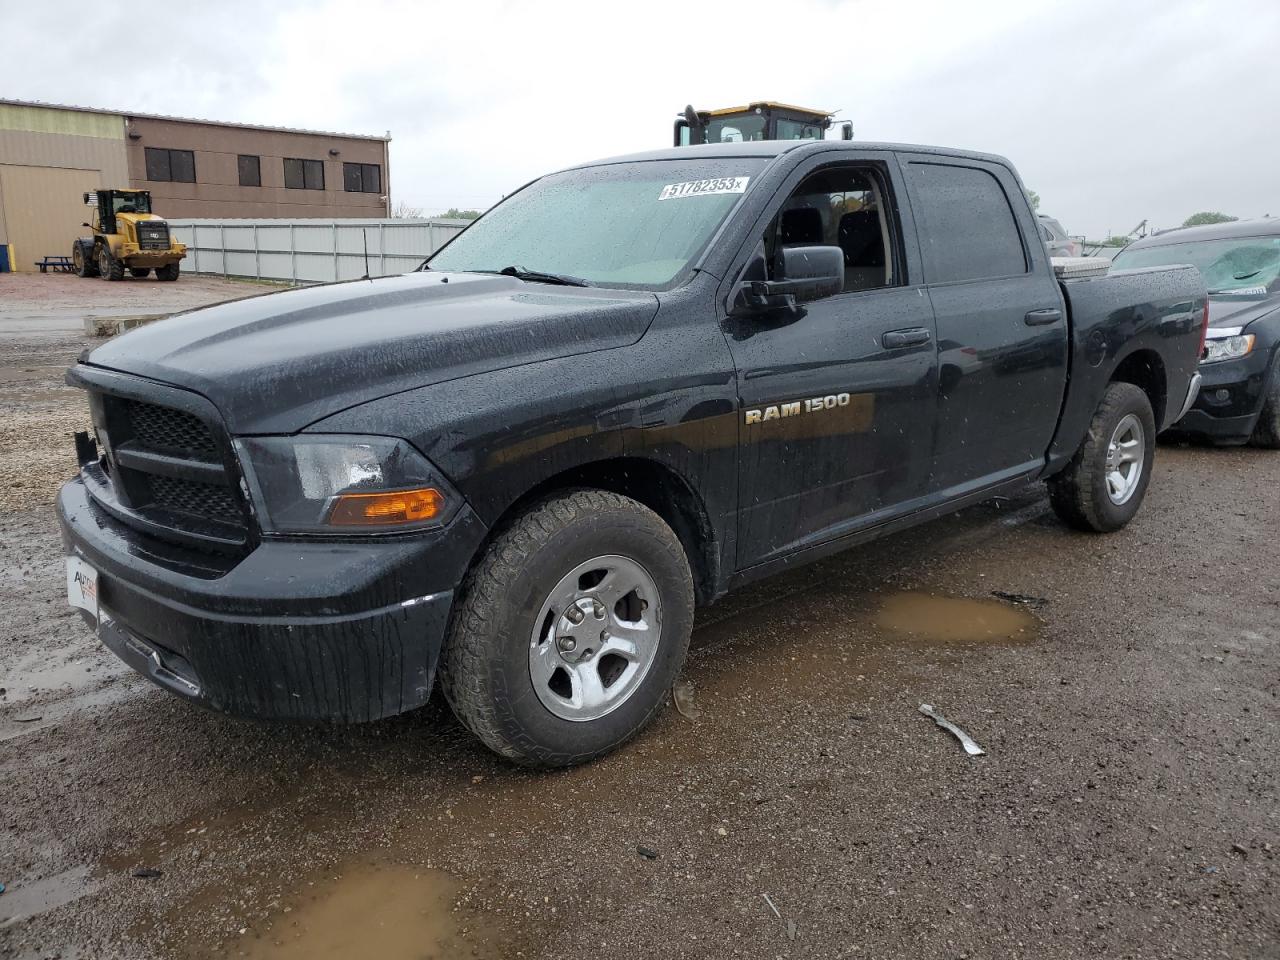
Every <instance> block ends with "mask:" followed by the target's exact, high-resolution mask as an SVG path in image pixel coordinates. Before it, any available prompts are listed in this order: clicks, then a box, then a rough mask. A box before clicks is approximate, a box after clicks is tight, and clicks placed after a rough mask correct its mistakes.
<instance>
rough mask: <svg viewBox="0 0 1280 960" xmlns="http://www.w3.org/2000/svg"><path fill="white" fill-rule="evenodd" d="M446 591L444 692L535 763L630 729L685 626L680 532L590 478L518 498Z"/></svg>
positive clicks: (494, 741)
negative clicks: (515, 512)
mask: <svg viewBox="0 0 1280 960" xmlns="http://www.w3.org/2000/svg"><path fill="white" fill-rule="evenodd" d="M456 603H457V605H456V607H455V610H454V614H453V618H452V621H451V623H450V628H449V635H448V637H447V638H446V641H445V648H444V652H443V654H442V657H441V667H440V678H441V686H442V687H443V689H444V693H445V696H446V697H447V698H448V700H449V703H450V704H451V706H452V707H453V711H454V713H456V714H457V716H458V718H459V719H460V720H461V721H462V722H463V724H465V725H466V726H467V728H468V729H470V730H471V731H472V732H473V733H474V734H475V735H476V736H478V737H479V738H480V739H481V740H482V741H483V742H484V743H485V745H486V746H488V747H490V748H491V749H492V750H494V751H496V752H497V753H499V754H501V755H502V756H505V757H508V758H510V759H511V760H514V761H516V762H517V763H522V764H526V765H529V766H539V767H563V766H570V765H572V764H576V763H582V762H584V761H586V760H590V759H592V758H594V757H598V756H600V755H602V754H605V753H608V752H609V751H610V750H613V749H615V748H616V747H618V746H620V745H621V744H623V743H625V742H626V741H627V740H629V739H630V738H631V737H633V736H634V735H635V734H636V733H638V732H639V731H640V730H641V729H643V728H644V726H645V725H646V724H647V723H648V722H649V721H650V720H651V719H652V717H653V715H654V714H655V713H656V712H657V710H658V708H659V707H660V706H661V705H662V703H663V701H664V699H665V697H666V692H667V690H668V689H669V688H670V686H671V683H672V681H673V680H674V679H675V677H676V675H677V674H678V673H679V671H680V667H681V665H682V664H683V662H684V657H685V652H686V651H687V650H688V646H689V632H690V630H691V629H692V626H693V580H692V577H691V575H690V572H689V562H688V559H687V558H686V556H685V552H684V548H683V547H682V546H681V544H680V541H679V539H678V538H677V537H676V535H675V534H674V533H673V532H672V530H671V528H670V527H668V526H667V525H666V524H665V523H664V522H663V521H662V519H661V518H660V517H659V516H658V515H657V514H655V513H654V512H653V511H652V510H650V509H648V508H647V507H645V506H643V505H641V504H640V503H637V502H636V501H634V500H631V499H629V498H627V497H623V496H620V495H618V494H615V493H609V492H606V491H603V490H577V491H572V492H568V493H564V494H560V495H558V496H555V497H553V498H551V499H548V500H544V501H542V502H541V503H538V504H535V505H534V506H532V507H530V508H529V509H527V510H526V511H525V512H524V513H522V514H521V515H520V516H518V517H517V518H516V520H515V521H514V522H513V523H512V524H511V526H509V527H508V528H507V529H506V531H505V532H503V533H502V534H501V535H499V536H498V537H497V539H495V540H494V542H493V543H492V544H491V545H490V546H489V548H488V550H487V551H486V552H485V554H484V556H483V558H482V559H481V560H480V562H479V563H478V564H477V565H476V567H475V568H474V569H473V570H472V571H471V573H470V574H469V575H468V577H467V579H466V581H465V582H464V584H463V587H462V589H461V591H460V594H459V598H458V600H457V601H456Z"/></svg>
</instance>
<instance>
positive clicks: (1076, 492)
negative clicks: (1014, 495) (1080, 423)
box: [1048, 383, 1156, 533]
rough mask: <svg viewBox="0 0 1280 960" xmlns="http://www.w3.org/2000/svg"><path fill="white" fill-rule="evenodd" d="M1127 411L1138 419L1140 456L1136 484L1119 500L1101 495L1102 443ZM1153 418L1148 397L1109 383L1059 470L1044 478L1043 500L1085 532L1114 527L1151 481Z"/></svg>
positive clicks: (1108, 439)
mask: <svg viewBox="0 0 1280 960" xmlns="http://www.w3.org/2000/svg"><path fill="white" fill-rule="evenodd" d="M1130 414H1133V415H1135V416H1136V417H1137V418H1138V420H1139V421H1140V422H1141V424H1142V432H1143V443H1144V447H1145V450H1144V457H1143V462H1142V475H1141V476H1140V477H1139V478H1138V486H1137V488H1136V489H1135V490H1134V492H1133V493H1132V494H1131V495H1130V496H1129V499H1128V500H1126V501H1125V502H1124V503H1122V504H1117V503H1114V502H1113V501H1112V500H1111V497H1110V496H1108V494H1107V480H1106V472H1107V471H1106V463H1107V447H1108V445H1109V444H1110V442H1111V437H1112V434H1113V433H1114V432H1115V429H1116V427H1117V426H1118V425H1119V423H1120V421H1121V420H1122V419H1124V418H1125V417H1127V416H1129V415H1130ZM1155 443H1156V422H1155V416H1154V415H1153V414H1152V412H1151V401H1150V400H1148V399H1147V395H1146V394H1145V393H1143V392H1142V390H1141V388H1139V387H1136V386H1134V385H1133V384H1131V383H1112V384H1108V385H1107V389H1106V390H1105V391H1104V392H1103V394H1102V402H1101V403H1099V404H1098V409H1097V410H1096V411H1095V412H1094V415H1093V420H1092V421H1091V422H1090V424H1089V432H1088V434H1086V436H1085V438H1084V442H1083V443H1081V444H1080V449H1079V450H1077V451H1076V455H1075V456H1074V457H1072V458H1071V462H1070V463H1069V464H1068V465H1067V467H1066V469H1064V470H1063V471H1062V472H1061V473H1058V474H1056V475H1054V476H1053V477H1050V478H1049V484H1048V485H1049V503H1050V504H1051V505H1052V506H1053V510H1054V512H1055V513H1057V515H1058V517H1059V518H1060V519H1061V520H1062V521H1063V522H1064V523H1066V524H1067V525H1068V526H1070V527H1074V528H1075V529H1077V530H1084V531H1087V532H1089V533H1111V532H1112V531H1114V530H1119V529H1120V528H1121V527H1123V526H1124V525H1125V524H1127V523H1128V522H1129V521H1130V520H1132V519H1133V516H1134V514H1136V513H1137V512H1138V508H1139V507H1141V506H1142V500H1143V498H1144V497H1145V496H1146V495H1147V485H1148V484H1149V483H1150V482H1151V468H1152V466H1153V462H1154V459H1155Z"/></svg>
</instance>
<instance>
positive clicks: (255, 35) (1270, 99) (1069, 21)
mask: <svg viewBox="0 0 1280 960" xmlns="http://www.w3.org/2000/svg"><path fill="white" fill-rule="evenodd" d="M84 10H85V11H88V12H87V13H86V14H85V15H83V16H81V15H79V14H76V15H68V16H65V17H56V16H54V15H53V13H52V11H53V8H52V7H49V6H47V5H40V4H36V3H34V2H32V0H0V24H3V28H2V29H0V97H10V98H17V99H24V100H45V101H51V102H56V103H66V104H79V105H84V106H95V107H107V108H111V109H120V110H122V111H128V110H130V109H132V110H136V111H138V112H145V113H162V114H173V115H178V116H189V117H202V118H208V119H214V120H229V121H243V122H249V123H261V124H270V125H279V126H292V127H304V128H315V129H322V130H336V131H342V132H350V133H370V134H381V133H383V132H385V131H388V130H389V131H390V132H391V136H392V138H393V141H392V144H391V186H392V194H393V199H394V200H395V201H406V202H408V203H410V204H412V205H416V206H421V207H423V208H425V210H426V212H428V213H435V212H438V211H442V210H445V209H447V208H448V207H451V206H457V207H479V208H483V207H486V206H488V205H490V204H491V203H493V202H495V201H496V200H498V199H499V198H500V197H501V196H502V194H503V193H504V192H507V191H509V190H511V189H512V188H513V187H515V186H518V185H519V184H521V183H523V182H524V181H526V180H529V179H531V178H533V177H535V176H537V175H538V174H540V173H544V172H547V171H549V170H552V169H555V168H558V167H562V166H567V165H570V164H573V163H577V162H581V161H584V160H589V159H593V158H597V157H603V156H610V155H613V154H618V153H627V152H631V151H636V150H644V149H649V148H652V147H656V146H666V145H668V144H669V143H670V137H671V123H672V120H673V119H674V117H675V115H676V113H677V112H678V111H680V110H681V109H682V108H683V107H684V105H685V104H686V103H689V102H692V103H693V104H694V105H695V106H698V107H701V108H710V107H715V106H728V105H733V104H739V103H743V102H746V101H748V100H757V99H772V100H782V101H785V102H789V103H799V104H804V105H808V106H814V107H820V108H824V109H832V110H835V109H839V110H840V111H841V113H840V117H841V119H848V120H851V121H852V122H853V125H854V129H855V131H856V132H855V137H856V138H857V139H863V140H890V141H902V142H909V143H934V144H943V145H947V146H959V147H968V148H972V149H977V150H987V151H993V152H997V153H1002V154H1004V155H1006V156H1008V157H1010V158H1011V159H1012V160H1013V161H1014V163H1015V164H1016V165H1017V166H1018V168H1019V170H1020V171H1021V173H1022V177H1023V180H1024V181H1025V182H1026V184H1027V185H1028V187H1030V188H1031V189H1033V190H1036V191H1038V192H1039V194H1040V196H1041V198H1042V205H1041V210H1042V211H1043V212H1046V213H1051V214H1053V215H1055V216H1057V217H1058V218H1059V219H1061V220H1062V221H1063V223H1064V224H1065V225H1066V226H1067V228H1068V229H1069V230H1070V231H1071V232H1072V233H1073V234H1079V233H1084V234H1087V235H1089V236H1090V237H1100V236H1103V235H1105V234H1106V233H1107V232H1108V231H1110V232H1112V233H1123V232H1125V231H1127V230H1129V228H1131V227H1132V226H1134V225H1135V224H1136V223H1137V222H1138V221H1140V220H1142V219H1144V218H1146V219H1149V220H1150V221H1151V223H1152V224H1153V225H1155V226H1161V227H1164V226H1173V225H1177V224H1179V223H1181V222H1182V220H1183V219H1184V218H1185V217H1187V215H1189V214H1191V213H1193V212H1195V211H1197V210H1222V211H1225V212H1227V213H1231V214H1234V215H1236V216H1240V217H1251V216H1261V215H1263V214H1268V213H1270V214H1273V215H1277V216H1280V174H1278V173H1277V170H1278V168H1280V162H1278V161H1280V151H1278V150H1277V147H1278V146H1280V125H1278V124H1277V122H1276V111H1277V105H1278V104H1280V69H1277V66H1276V55H1277V52H1278V51H1280V43H1278V42H1277V41H1280V0H1257V2H1252V3H1250V2H1234V3H1230V2H1225V0H1223V2H1217V3H1208V2H1206V3H1192V2H1184V3H1179V2H1175V0H1133V2H1125V0H1105V2H1103V0H1075V2H1071V3H1056V4H1052V5H1049V4H1043V5H1042V4H1039V3H1029V2H1026V0H1017V2H986V3H964V2H937V3H934V2H909V0H898V2H883V3H882V2H867V0H863V2H808V0H784V2H777V0H773V2H770V3H761V4H751V3H703V4H699V3H693V2H688V0H686V2H682V3H661V2H649V3H645V4H610V3H601V2H593V3H582V4H578V3H561V2H555V0H541V2H538V3H527V4H518V3H491V2H483V0H467V2H453V3H430V2H408V0H404V2H395V0H386V2H383V0H361V2H360V3H351V2H349V0H347V2H332V3H320V2H317V3H290V2H269V0H258V2H253V3H246V2H241V0H222V2H218V3H214V4H210V5H209V6H208V12H204V11H201V12H191V11H192V8H190V7H188V6H187V5H186V4H179V5H177V6H173V7H169V8H166V9H165V10H164V12H163V13H161V12H159V11H158V10H157V9H147V10H141V11H140V10H139V8H138V7H137V6H136V5H134V4H92V5H90V6H88V7H85V8H84Z"/></svg>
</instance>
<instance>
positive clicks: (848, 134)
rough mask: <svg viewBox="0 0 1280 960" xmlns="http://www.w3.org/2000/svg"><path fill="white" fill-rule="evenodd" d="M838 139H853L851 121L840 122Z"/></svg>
mask: <svg viewBox="0 0 1280 960" xmlns="http://www.w3.org/2000/svg"><path fill="white" fill-rule="evenodd" d="M840 139H841V140H852V139H853V124H852V123H842V124H840Z"/></svg>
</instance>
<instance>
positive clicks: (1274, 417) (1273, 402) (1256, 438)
mask: <svg viewBox="0 0 1280 960" xmlns="http://www.w3.org/2000/svg"><path fill="white" fill-rule="evenodd" d="M1249 439H1250V440H1251V441H1252V442H1253V445H1254V446H1255V447H1264V448H1266V449H1267V450H1280V353H1277V354H1276V359H1275V362H1274V363H1272V364H1271V383H1270V385H1269V386H1268V388H1267V397H1266V400H1264V401H1263V404H1262V412H1261V413H1259V414H1258V422H1257V424H1256V425H1255V426H1254V428H1253V436H1251V437H1250V438H1249Z"/></svg>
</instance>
